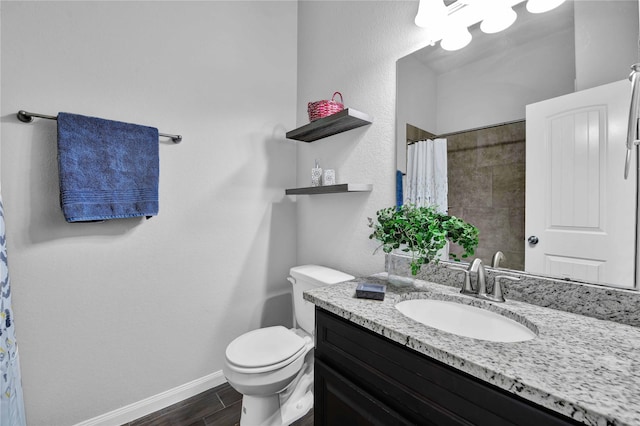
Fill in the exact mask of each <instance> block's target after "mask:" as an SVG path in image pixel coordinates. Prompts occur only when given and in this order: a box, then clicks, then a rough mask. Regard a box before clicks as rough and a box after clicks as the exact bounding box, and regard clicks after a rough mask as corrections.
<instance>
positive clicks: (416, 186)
mask: <svg viewBox="0 0 640 426" xmlns="http://www.w3.org/2000/svg"><path fill="white" fill-rule="evenodd" d="M447 192H448V183H447V140H446V139H435V140H431V139H427V140H423V141H418V142H415V143H413V144H411V145H409V146H408V148H407V183H406V190H405V200H404V202H405V204H415V205H416V206H434V207H435V208H436V210H437V211H439V212H440V213H447V210H448V205H447V202H448V201H447Z"/></svg>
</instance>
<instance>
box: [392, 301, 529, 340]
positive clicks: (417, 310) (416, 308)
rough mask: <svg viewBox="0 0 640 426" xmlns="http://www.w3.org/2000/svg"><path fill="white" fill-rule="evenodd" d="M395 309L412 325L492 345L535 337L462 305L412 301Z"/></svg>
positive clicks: (508, 321)
mask: <svg viewBox="0 0 640 426" xmlns="http://www.w3.org/2000/svg"><path fill="white" fill-rule="evenodd" d="M396 309H397V310H399V311H400V312H401V313H402V314H404V315H405V316H407V317H409V318H411V319H413V320H414V321H418V322H420V323H422V324H424V325H428V326H429V327H433V328H437V329H438V330H442V331H446V332H448V333H453V334H457V335H459V336H465V337H473V338H474V339H481V340H490V341H493V342H522V341H525V340H531V339H533V338H535V337H536V334H535V333H534V332H533V331H531V330H530V329H529V328H527V327H526V326H524V325H522V324H520V323H519V322H516V321H514V320H512V319H510V318H507V317H505V316H502V315H500V314H497V313H495V312H491V311H488V310H486V309H482V308H477V307H475V306H470V305H465V304H462V303H456V302H449V301H445V300H434V299H415V300H405V301H404V302H400V303H398V304H397V305H396Z"/></svg>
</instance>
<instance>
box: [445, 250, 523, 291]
mask: <svg viewBox="0 0 640 426" xmlns="http://www.w3.org/2000/svg"><path fill="white" fill-rule="evenodd" d="M450 269H454V270H456V271H462V272H464V283H463V284H462V289H461V290H460V293H462V294H467V295H469V296H473V297H477V298H479V299H487V300H491V301H493V302H504V301H505V299H504V296H503V294H502V284H501V282H500V280H505V279H506V280H510V281H519V280H520V279H519V278H515V277H510V276H506V275H499V276H497V277H496V278H495V280H494V281H493V289H492V291H491V294H487V273H486V271H485V269H484V265H483V263H482V260H481V259H478V258H477V259H474V260H473V262H471V264H470V265H469V268H468V269H464V268H458V267H451V268H450ZM471 273H474V274H477V275H478V278H477V279H476V286H475V288H474V287H473V285H472V284H471Z"/></svg>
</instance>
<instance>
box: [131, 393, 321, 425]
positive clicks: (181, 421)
mask: <svg viewBox="0 0 640 426" xmlns="http://www.w3.org/2000/svg"><path fill="white" fill-rule="evenodd" d="M241 408H242V395H241V394H239V393H238V392H236V391H235V390H234V389H233V388H232V387H231V386H229V384H227V383H225V384H223V385H220V386H218V387H215V388H213V389H209V390H208V391H205V392H202V393H201V394H199V395H196V396H194V397H191V398H189V399H186V400H184V401H181V402H178V403H177V404H174V405H172V406H170V407H167V408H164V409H162V410H160V411H156V412H155V413H151V414H149V415H147V416H144V417H142V418H139V419H137V420H134V421H132V422H130V423H127V424H126V425H123V426H237V425H240V410H241ZM292 426H313V409H312V410H311V411H310V412H309V413H307V415H306V416H304V417H303V418H301V419H300V420H298V421H296V422H295V423H293V425H292Z"/></svg>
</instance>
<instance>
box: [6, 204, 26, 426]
mask: <svg viewBox="0 0 640 426" xmlns="http://www.w3.org/2000/svg"><path fill="white" fill-rule="evenodd" d="M26 424H27V421H26V418H25V412H24V402H23V398H22V383H21V380H20V360H19V357H18V345H17V343H16V335H15V327H14V322H13V310H12V308H11V281H10V279H9V268H8V265H7V244H6V233H5V227H4V207H3V206H2V196H1V195H0V426H25V425H26Z"/></svg>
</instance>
